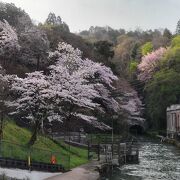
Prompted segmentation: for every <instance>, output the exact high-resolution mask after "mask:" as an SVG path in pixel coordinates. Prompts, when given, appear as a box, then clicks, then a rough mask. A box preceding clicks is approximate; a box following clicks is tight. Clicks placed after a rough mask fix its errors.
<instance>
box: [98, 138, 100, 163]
mask: <svg viewBox="0 0 180 180" xmlns="http://www.w3.org/2000/svg"><path fill="white" fill-rule="evenodd" d="M98 161H100V142H99V139H98Z"/></svg>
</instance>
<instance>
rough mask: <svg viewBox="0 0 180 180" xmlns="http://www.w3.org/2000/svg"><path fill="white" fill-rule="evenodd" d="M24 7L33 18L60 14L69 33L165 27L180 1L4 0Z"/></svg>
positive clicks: (176, 15) (178, 12) (179, 10)
mask: <svg viewBox="0 0 180 180" xmlns="http://www.w3.org/2000/svg"><path fill="white" fill-rule="evenodd" d="M4 2H12V3H14V4H15V5H16V6H18V7H21V8H22V9H24V10H25V11H26V12H27V13H28V14H29V15H30V16H31V18H32V19H33V20H36V21H38V22H44V21H45V19H46V18H47V15H48V13H49V12H54V13H55V14H56V15H60V16H61V18H62V19H63V20H64V21H65V22H66V23H67V24H68V25H69V27H70V29H71V31H72V32H78V31H79V30H84V29H89V27H90V26H106V25H109V26H111V27H113V28H116V29H120V28H125V29H126V30H131V29H132V30H133V29H135V28H137V27H141V28H142V29H145V30H146V29H156V28H165V27H167V28H169V29H170V30H171V31H173V32H174V31H175V27H176V24H177V21H178V20H179V19H180V0H4Z"/></svg>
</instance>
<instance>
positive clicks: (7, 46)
mask: <svg viewBox="0 0 180 180" xmlns="http://www.w3.org/2000/svg"><path fill="white" fill-rule="evenodd" d="M19 49H20V46H19V44H18V37H17V34H16V32H15V30H14V29H13V28H12V27H11V26H10V25H9V23H8V22H7V21H6V20H4V22H2V21H0V55H1V56H2V55H7V54H8V56H12V55H13V53H14V52H16V51H18V50H19ZM9 53H10V54H9Z"/></svg>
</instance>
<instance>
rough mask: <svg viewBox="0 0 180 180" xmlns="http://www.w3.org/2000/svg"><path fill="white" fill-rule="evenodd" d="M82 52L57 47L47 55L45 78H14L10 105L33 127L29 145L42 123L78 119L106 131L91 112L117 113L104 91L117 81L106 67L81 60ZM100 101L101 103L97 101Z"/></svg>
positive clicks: (30, 75) (39, 74)
mask: <svg viewBox="0 0 180 180" xmlns="http://www.w3.org/2000/svg"><path fill="white" fill-rule="evenodd" d="M81 55H82V52H81V51H79V50H78V49H74V48H73V47H72V46H71V45H68V44H66V43H60V44H59V46H58V49H57V51H55V52H53V53H50V59H51V60H55V62H54V65H51V66H50V67H49V74H48V75H44V74H43V72H40V71H36V72H33V73H28V74H27V77H26V78H24V79H23V78H18V77H16V78H14V82H13V83H12V88H11V90H12V91H13V92H14V93H15V94H16V96H17V98H16V99H15V100H14V101H13V102H12V103H11V104H12V106H14V107H15V111H14V112H13V113H11V114H14V113H15V114H20V115H21V116H23V115H24V116H25V118H26V119H29V120H30V122H32V123H33V124H34V129H33V130H34V131H33V134H32V137H31V139H30V141H29V143H28V144H29V145H33V144H34V142H35V141H36V138H37V133H38V131H39V129H40V128H41V126H42V125H43V122H44V121H45V120H48V121H60V122H64V123H66V122H68V123H69V122H70V120H71V119H79V120H80V119H81V120H83V121H85V122H87V123H89V124H91V125H93V126H96V127H98V128H101V129H107V128H109V127H108V126H106V125H105V124H104V123H102V122H98V121H97V118H96V117H94V116H93V111H94V110H96V109H98V110H102V104H104V106H107V108H109V109H111V110H113V111H117V110H118V103H117V102H116V101H115V100H114V99H113V98H112V97H111V94H110V91H109V90H108V88H112V89H113V86H112V83H113V81H114V80H116V79H117V77H116V76H114V75H113V73H112V71H111V70H110V69H109V68H107V67H106V66H104V65H102V64H99V63H95V62H93V61H91V60H89V59H85V60H83V59H82V56H81ZM100 100H101V101H100Z"/></svg>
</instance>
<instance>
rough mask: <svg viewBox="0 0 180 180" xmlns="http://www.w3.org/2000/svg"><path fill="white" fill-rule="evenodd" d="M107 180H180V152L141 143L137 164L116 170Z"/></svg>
mask: <svg viewBox="0 0 180 180" xmlns="http://www.w3.org/2000/svg"><path fill="white" fill-rule="evenodd" d="M106 179H109V180H159V179H161V180H180V150H179V149H177V148H176V147H174V146H171V145H166V144H162V143H160V142H153V141H150V142H149V141H148V142H142V143H141V145H140V156H139V163H138V164H131V165H124V166H122V167H120V168H116V169H115V170H114V171H113V174H112V176H111V177H107V178H106Z"/></svg>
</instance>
